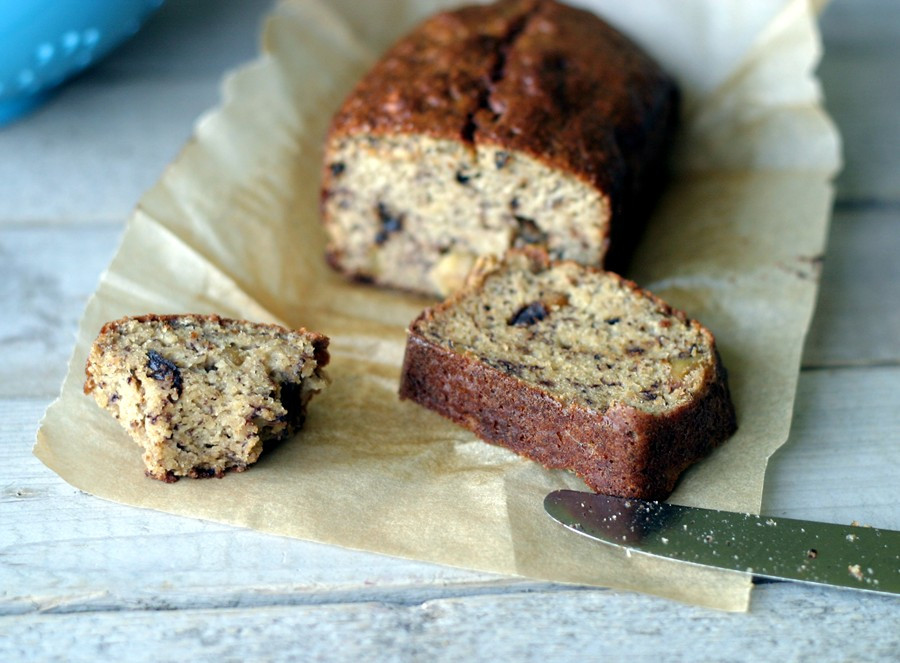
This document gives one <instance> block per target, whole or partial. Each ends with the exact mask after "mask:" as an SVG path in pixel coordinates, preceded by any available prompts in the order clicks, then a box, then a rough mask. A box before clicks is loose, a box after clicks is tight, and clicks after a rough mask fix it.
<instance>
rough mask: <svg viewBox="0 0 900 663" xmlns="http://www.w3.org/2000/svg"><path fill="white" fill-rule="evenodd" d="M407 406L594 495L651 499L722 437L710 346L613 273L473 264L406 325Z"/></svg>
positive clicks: (680, 317) (525, 260) (532, 262)
mask: <svg viewBox="0 0 900 663" xmlns="http://www.w3.org/2000/svg"><path fill="white" fill-rule="evenodd" d="M400 396H401V398H408V399H412V400H414V401H416V402H418V403H420V404H422V405H424V406H425V407H428V408H431V409H432V410H435V411H436V412H438V413H440V414H442V415H444V416H445V417H447V418H449V419H451V420H453V421H455V422H456V423H458V424H460V425H462V426H465V427H466V428H468V429H469V430H471V431H473V432H474V433H475V434H477V435H478V436H479V437H481V438H482V439H484V440H486V441H488V442H493V443H495V444H499V445H503V446H506V447H509V448H510V449H512V450H513V451H515V452H517V453H519V454H521V455H523V456H526V457H528V458H531V459H532V460H535V461H537V462H539V463H542V464H543V465H545V466H547V467H550V468H566V469H569V470H573V471H574V472H575V473H576V474H577V475H578V476H580V477H581V478H583V479H584V481H585V482H586V483H587V484H588V486H590V487H591V488H592V489H593V490H595V491H597V492H601V493H606V494H609V495H618V496H624V497H639V498H646V499H663V498H665V497H666V496H667V495H668V494H669V493H670V492H671V491H672V489H673V488H674V486H675V482H676V480H677V478H678V476H679V475H680V474H681V473H682V472H683V471H684V470H685V469H686V468H687V467H688V466H689V465H690V464H691V463H693V462H695V461H696V460H698V459H699V458H701V457H703V456H704V455H706V454H707V453H708V452H709V451H710V450H711V449H712V448H713V447H715V446H716V445H718V444H719V443H720V442H722V441H723V440H725V439H726V438H727V437H729V436H730V435H731V434H732V433H733V432H734V430H735V428H736V424H735V414H734V409H733V406H732V404H731V399H730V396H729V392H728V385H727V381H726V374H725V370H724V368H723V367H722V364H721V361H720V359H719V355H718V353H717V351H716V346H715V341H714V339H713V336H712V334H710V332H709V331H707V330H706V329H705V328H704V327H702V326H701V325H700V324H699V323H697V322H696V321H693V320H690V319H688V318H687V317H686V316H685V315H684V314H683V313H682V312H680V311H676V310H674V309H672V308H670V307H669V306H668V305H666V304H665V303H664V302H663V301H661V300H660V299H659V298H657V297H655V296H654V295H652V294H650V293H649V292H646V291H644V290H641V289H640V288H638V286H636V285H635V284H634V283H632V282H630V281H627V280H625V279H623V278H621V277H619V276H617V275H615V274H612V273H607V272H602V271H600V270H597V269H593V268H587V267H584V266H582V265H578V264H576V263H574V262H571V261H564V262H555V263H551V262H550V261H549V260H548V259H547V257H546V254H543V255H542V254H539V253H538V252H536V251H513V252H510V254H509V255H508V256H506V257H505V258H504V259H496V258H485V259H482V260H481V261H480V263H479V264H478V265H477V266H476V269H475V270H474V271H473V273H472V275H471V276H470V277H469V280H468V282H467V284H466V285H465V287H464V288H463V289H462V290H460V291H459V292H457V293H456V294H454V295H453V296H452V297H450V298H449V299H448V300H446V301H445V302H443V303H441V304H440V305H438V306H436V307H434V308H431V309H426V310H425V311H424V312H423V313H422V314H421V315H420V316H419V317H418V318H417V319H416V320H415V321H414V322H413V323H412V325H411V326H410V329H409V334H408V340H407V346H406V357H405V360H404V365H403V373H402V378H401V386H400Z"/></svg>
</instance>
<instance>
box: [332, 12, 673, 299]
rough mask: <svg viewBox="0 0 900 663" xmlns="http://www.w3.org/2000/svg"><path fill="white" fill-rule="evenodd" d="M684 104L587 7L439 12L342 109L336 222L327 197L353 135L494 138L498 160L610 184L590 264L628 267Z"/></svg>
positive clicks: (486, 142)
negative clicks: (344, 142)
mask: <svg viewBox="0 0 900 663" xmlns="http://www.w3.org/2000/svg"><path fill="white" fill-rule="evenodd" d="M677 109H678V91H677V88H676V86H675V84H674V82H673V80H672V79H671V78H670V77H669V76H668V75H667V74H666V73H665V72H663V70H662V69H661V68H660V67H659V66H658V65H657V64H656V62H655V61H654V60H653V59H652V58H650V57H649V56H648V55H647V54H646V53H644V52H643V51H642V50H641V49H640V48H639V47H637V46H636V45H635V44H634V43H633V42H631V41H630V40H629V39H628V38H626V37H625V36H623V35H622V34H621V33H619V32H618V31H617V30H615V29H614V28H612V27H610V26H609V25H608V24H607V23H605V22H604V21H602V20H601V19H599V18H597V17H596V16H595V15H593V14H591V13H589V12H587V11H583V10H580V9H575V8H572V7H569V6H566V5H563V4H560V3H558V2H554V1H553V0H502V1H501V2H497V3H495V4H491V5H486V6H485V5H480V6H471V7H465V8H463V9H460V10H457V11H451V12H444V13H440V14H437V15H436V16H434V17H432V18H431V19H429V20H427V21H426V22H425V23H423V24H422V25H421V26H420V27H419V28H418V29H416V30H414V31H413V32H412V33H410V34H409V35H408V36H406V37H405V38H404V39H402V40H400V41H399V42H398V43H397V44H396V45H395V46H394V47H393V48H391V49H390V50H389V51H388V53H387V54H386V55H385V56H384V57H383V58H382V59H381V60H380V61H379V62H378V63H377V64H376V65H375V66H374V67H373V68H372V70H371V71H370V72H369V73H368V74H367V75H366V76H365V77H364V78H363V79H362V80H361V81H360V82H359V84H358V85H357V86H356V88H355V90H354V91H353V92H352V94H351V95H350V96H349V97H348V98H347V100H346V101H345V103H344V105H343V106H342V107H341V109H340V110H339V111H338V113H337V114H336V115H335V117H334V119H333V122H332V125H331V129H330V132H329V138H328V141H327V147H326V152H327V154H326V159H325V169H324V174H323V188H322V197H323V217H324V221H325V225H326V228H327V227H329V225H330V224H332V222H333V217H334V216H335V215H338V214H340V210H339V209H334V208H333V207H332V206H330V205H328V204H327V203H328V200H329V198H330V197H331V196H333V195H335V194H336V193H339V192H341V188H342V186H343V179H342V175H343V172H344V169H345V168H351V167H352V164H348V163H343V162H335V151H336V150H335V145H336V144H337V143H339V142H340V140H341V138H342V137H346V136H352V135H360V134H363V135H366V136H369V137H373V138H377V137H384V136H396V135H425V136H429V137H431V138H436V139H442V140H450V141H457V142H460V143H462V144H464V145H467V146H469V147H472V148H474V147H475V146H478V147H479V148H484V147H492V148H496V149H497V150H499V151H500V152H498V155H500V156H498V158H502V155H503V154H504V152H503V151H511V152H515V153H521V154H524V155H528V156H530V157H533V158H534V159H536V160H538V161H539V162H540V163H543V164H545V165H547V166H549V167H551V168H553V169H555V170H558V171H559V172H560V173H564V174H566V175H568V176H572V177H574V178H576V179H577V180H580V181H582V182H584V183H586V184H588V185H589V186H590V187H593V188H595V189H596V190H598V191H599V192H601V193H602V194H603V196H604V197H605V198H606V199H607V203H608V208H609V209H608V212H609V215H610V218H609V222H608V224H606V227H605V228H603V229H601V230H599V232H601V233H603V234H604V236H603V237H601V238H600V241H599V253H598V254H597V255H595V256H594V258H593V260H592V261H591V263H590V264H594V265H598V266H599V265H602V264H605V266H606V267H607V268H614V269H617V270H618V269H621V267H622V266H623V265H624V262H625V259H626V257H627V255H628V254H629V253H630V250H631V248H632V245H633V243H634V241H635V240H636V237H637V235H638V233H639V231H640V229H641V226H642V224H643V220H644V218H645V216H646V212H647V208H648V207H649V205H651V204H652V202H653V201H654V199H655V198H656V195H657V193H658V191H659V189H660V182H661V172H662V170H663V168H664V160H665V154H666V147H667V144H668V142H669V140H670V138H671V134H672V132H673V129H674V126H675V122H676V116H677ZM423 158H426V159H427V157H423ZM449 175H450V176H449V177H448V178H447V187H448V189H452V188H453V187H455V186H458V185H457V184H456V183H454V182H453V181H452V175H453V173H452V171H451V172H450V173H449ZM504 204H505V201H504ZM334 207H338V206H337V205H335V206H334ZM372 208H373V210H372V213H373V214H375V209H374V208H375V206H374V205H372ZM510 218H512V216H510ZM446 221H447V222H452V220H451V219H447V220H446ZM591 221H593V220H591ZM404 230H405V231H406V230H408V229H406V228H404ZM409 232H415V229H412V230H409ZM376 244H377V242H376ZM607 247H608V248H609V252H606V249H607ZM506 248H508V247H506ZM328 250H329V261H330V262H331V264H332V265H335V266H337V267H338V268H341V269H347V267H346V265H344V264H343V263H344V255H343V254H344V252H345V250H346V247H345V246H344V245H342V243H341V241H340V240H338V241H334V238H332V242H331V243H330V245H329V249H328ZM373 250H378V247H377V246H374V245H373ZM552 253H553V252H552V251H551V254H552ZM604 253H605V255H604ZM555 257H558V258H560V257H561V258H571V257H572V256H567V255H556V256H555ZM580 262H585V261H584V260H580ZM351 271H354V273H355V275H356V276H358V277H361V278H364V279H374V280H375V281H376V282H378V281H379V280H380V279H379V275H378V274H371V273H366V271H365V270H364V269H356V270H351ZM415 285H416V284H412V287H413V289H415Z"/></svg>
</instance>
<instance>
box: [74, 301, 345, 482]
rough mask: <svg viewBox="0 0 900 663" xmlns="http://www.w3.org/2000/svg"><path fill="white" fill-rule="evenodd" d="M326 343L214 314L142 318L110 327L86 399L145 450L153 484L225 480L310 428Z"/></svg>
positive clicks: (92, 364)
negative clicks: (311, 403) (228, 473)
mask: <svg viewBox="0 0 900 663" xmlns="http://www.w3.org/2000/svg"><path fill="white" fill-rule="evenodd" d="M327 348H328V338H326V337H325V336H322V335H320V334H316V333H313V332H308V331H306V330H304V329H300V330H296V331H294V330H288V329H285V328H283V327H279V326H277V325H269V324H259V323H253V322H247V321H245V320H230V319H227V318H220V317H218V316H215V315H210V316H204V315H190V314H188V315H144V316H139V317H130V318H123V319H121V320H116V321H113V322H109V323H107V324H106V325H104V327H103V329H102V330H101V331H100V334H99V335H98V337H97V339H96V341H95V342H94V344H93V346H92V347H91V351H90V355H89V357H88V361H87V367H86V369H85V372H86V376H87V379H86V380H85V383H84V393H85V394H90V395H93V397H94V400H96V401H97V404H98V405H100V407H102V408H105V409H107V410H109V411H110V412H111V413H112V414H113V416H114V417H116V419H118V420H119V422H120V423H121V424H122V426H123V427H124V428H125V430H127V431H128V432H129V434H130V435H131V436H132V437H133V438H134V440H135V441H136V442H137V443H138V444H139V445H140V446H141V447H142V448H143V449H144V455H143V459H144V463H145V465H146V471H147V475H148V476H151V477H153V478H154V479H160V480H161V481H167V482H172V481H177V480H178V478H179V477H185V476H187V477H193V478H201V477H211V476H215V477H221V476H223V474H224V473H225V472H226V471H228V470H235V471H239V472H240V471H243V470H245V469H246V468H247V467H248V466H249V465H251V464H253V463H254V462H256V460H257V459H258V458H259V455H260V453H262V451H263V447H264V446H266V445H269V444H272V443H275V442H277V441H280V440H282V439H284V438H286V437H288V436H289V435H291V434H292V433H293V432H295V431H296V430H298V429H299V428H300V427H301V425H302V424H303V419H304V417H305V414H306V405H307V403H308V402H309V399H310V398H312V396H313V395H314V394H316V393H317V392H319V391H320V390H321V389H322V388H324V386H325V385H326V382H327V378H326V376H325V374H324V372H323V371H322V367H323V366H325V365H326V364H327V363H328V359H329V357H328V350H327Z"/></svg>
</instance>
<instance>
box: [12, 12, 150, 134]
mask: <svg viewBox="0 0 900 663" xmlns="http://www.w3.org/2000/svg"><path fill="white" fill-rule="evenodd" d="M162 3H163V0H0V126H3V125H4V124H7V123H9V122H12V121H13V120H15V119H17V118H18V117H20V116H22V115H24V114H25V113H27V112H28V111H30V110H32V109H33V108H35V107H36V106H38V105H40V104H41V103H42V102H43V101H45V100H46V99H47V97H48V96H49V95H50V93H51V92H52V90H53V88H55V87H56V86H58V85H59V84H60V83H62V82H63V81H65V80H66V79H68V78H69V77H71V76H73V75H75V74H77V73H78V72H80V71H82V70H83V69H85V67H87V66H89V65H91V64H93V63H94V62H96V61H97V60H99V59H100V58H102V57H103V56H104V55H106V54H107V53H108V52H109V51H110V50H112V49H113V48H115V47H116V46H118V45H119V44H120V43H122V42H123V41H125V40H126V39H128V38H129V37H131V36H132V35H133V34H135V33H136V32H137V31H138V29H139V28H140V26H141V24H142V23H143V22H144V20H145V19H146V18H147V17H148V16H149V15H150V14H151V13H152V12H153V11H154V10H156V9H157V8H158V7H159V6H160V5H161V4H162Z"/></svg>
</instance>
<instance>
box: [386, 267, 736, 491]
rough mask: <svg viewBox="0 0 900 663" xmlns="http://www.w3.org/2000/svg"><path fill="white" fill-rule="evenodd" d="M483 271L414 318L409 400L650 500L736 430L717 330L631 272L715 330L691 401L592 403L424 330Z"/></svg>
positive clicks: (474, 292) (405, 375)
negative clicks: (662, 405)
mask: <svg viewBox="0 0 900 663" xmlns="http://www.w3.org/2000/svg"><path fill="white" fill-rule="evenodd" d="M501 269H502V267H501ZM489 273H490V272H489ZM483 279H484V277H483V276H478V277H476V279H475V280H474V282H472V283H470V284H469V286H468V287H467V289H466V290H465V291H463V292H460V293H458V294H456V295H455V296H454V297H452V298H450V299H449V300H447V301H445V302H443V303H442V304H440V305H438V306H436V307H434V308H430V309H427V310H425V311H424V312H423V313H422V314H421V315H420V316H419V317H418V318H417V319H416V320H415V321H413V323H412V324H411V325H410V329H409V334H408V340H407V347H406V356H405V359H404V363H403V370H402V377H401V384H400V397H401V398H402V399H411V400H414V401H416V402H417V403H419V404H421V405H424V406H425V407H428V408H430V409H432V410H434V411H436V412H438V413H439V414H441V415H443V416H445V417H447V418H448V419H450V420H451V421H454V422H456V423H457V424H459V425H461V426H464V427H465V428H467V429H469V430H471V431H472V432H474V433H475V434H476V435H478V436H479V437H480V438H482V439H483V440H486V441H488V442H491V443H494V444H498V445H501V446H504V447H507V448H509V449H512V450H513V451H515V452H516V453H518V454H520V455H522V456H525V457H527V458H530V459H532V460H534V461H537V462H538V463H541V464H542V465H544V466H545V467H548V468H560V469H569V470H572V471H574V472H575V473H576V474H577V475H578V476H580V477H581V478H582V479H583V480H584V481H585V483H586V484H587V485H588V486H589V487H590V488H591V489H593V490H594V491H596V492H600V493H604V494H609V495H617V496H623V497H637V498H643V499H664V498H665V497H666V496H668V495H669V493H671V492H672V490H673V489H674V487H675V484H676V481H677V479H678V477H679V476H680V475H681V473H682V472H683V471H684V470H685V469H686V468H687V467H688V466H690V465H691V464H692V463H694V462H696V461H697V460H699V459H700V458H702V457H704V456H705V455H707V454H708V453H709V452H710V451H711V450H712V449H713V448H714V447H715V446H717V445H718V444H720V443H721V442H722V441H724V440H725V439H727V438H728V437H729V436H730V435H731V434H732V433H733V432H734V431H735V429H736V420H735V413H734V408H733V406H732V403H731V399H730V395H729V391H728V385H727V377H726V371H725V369H724V367H723V366H722V363H721V359H720V357H719V354H718V352H717V351H716V349H715V343H714V340H713V339H712V336H711V334H709V332H708V331H707V330H705V329H703V328H702V327H700V326H699V324H698V323H696V322H695V321H690V320H687V319H686V318H685V316H684V314H683V313H681V312H678V311H675V310H673V309H671V308H669V307H668V306H666V305H665V304H664V303H663V302H661V300H659V299H658V298H656V297H655V296H653V295H651V294H650V293H647V292H646V291H642V290H641V289H640V288H638V286H636V285H635V284H633V283H631V282H629V281H625V280H624V279H623V280H621V283H622V287H624V288H628V289H633V291H634V292H635V293H636V294H638V295H639V296H642V297H643V296H646V297H647V298H649V299H650V301H652V302H653V303H654V304H658V305H660V306H662V307H664V308H663V311H664V312H666V314H671V315H672V316H673V319H675V320H680V321H682V322H683V323H684V324H687V325H690V326H696V328H698V329H700V330H702V333H703V335H704V336H706V337H708V339H709V343H710V347H709V348H708V349H709V350H710V352H711V354H710V355H709V361H708V366H707V367H706V369H705V370H706V373H705V378H704V382H703V385H702V388H700V389H697V390H696V392H695V393H694V394H693V398H692V399H691V400H690V401H688V402H685V403H682V404H680V405H678V406H676V407H673V408H669V409H666V410H664V411H661V412H647V411H644V410H642V409H639V408H638V407H635V406H633V405H630V404H627V403H624V402H615V401H613V402H611V403H606V404H597V406H595V407H589V406H586V405H584V404H583V403H578V402H572V401H571V400H567V399H564V398H561V397H560V396H559V395H558V394H556V393H554V389H553V388H552V387H545V386H541V385H538V384H535V383H534V382H533V381H528V380H526V379H522V377H521V376H519V375H517V374H516V373H517V371H516V370H515V367H513V369H512V370H509V371H508V370H502V368H498V366H501V367H502V366H503V363H504V362H503V361H499V362H494V363H495V365H491V364H490V363H488V361H486V360H485V358H484V357H482V356H479V355H478V354H477V353H474V352H472V351H471V350H470V349H469V348H468V347H465V348H464V347H460V344H456V343H454V340H453V339H444V341H443V342H440V343H439V342H435V341H434V340H432V339H430V338H426V334H425V333H424V330H425V329H427V328H428V327H429V325H431V324H432V322H433V320H434V319H435V316H436V315H441V314H442V313H446V312H447V311H452V309H453V307H454V306H456V305H457V304H458V303H459V301H460V300H462V299H463V298H466V297H472V296H476V297H477V296H479V289H480V288H481V286H482V285H483ZM495 303H496V302H495ZM520 303H521V302H520ZM510 342H512V341H510ZM527 359H528V358H527V357H523V362H524V361H527ZM597 379H598V380H599V379H600V376H599V375H598V377H597Z"/></svg>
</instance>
